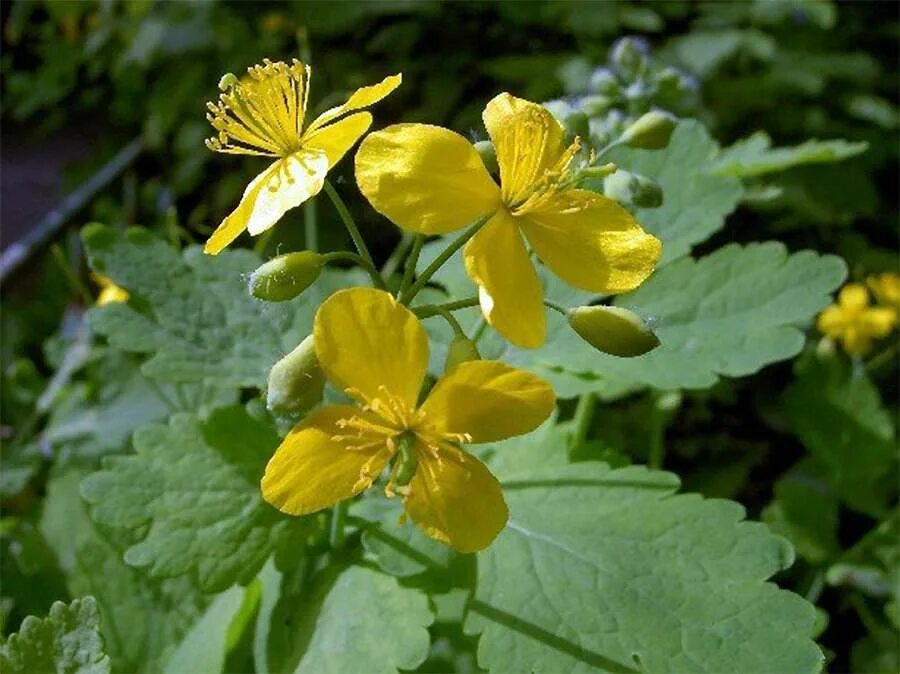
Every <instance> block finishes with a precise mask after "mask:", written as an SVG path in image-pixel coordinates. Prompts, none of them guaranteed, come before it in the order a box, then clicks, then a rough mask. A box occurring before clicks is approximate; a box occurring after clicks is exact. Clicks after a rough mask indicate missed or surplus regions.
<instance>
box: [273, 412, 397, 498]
mask: <svg viewBox="0 0 900 674" xmlns="http://www.w3.org/2000/svg"><path fill="white" fill-rule="evenodd" d="M364 414H365V413H364V412H362V411H361V410H359V409H357V408H356V407H352V406H350V405H332V406H329V407H324V408H322V409H321V410H318V411H317V412H314V413H313V414H312V415H311V416H309V417H307V418H306V419H305V420H303V421H302V422H300V423H299V424H297V425H296V426H295V427H294V429H293V430H292V431H291V432H290V433H288V435H287V437H286V438H285V439H284V440H283V441H282V443H281V445H280V446H279V447H278V449H277V450H275V454H274V455H273V456H272V458H271V459H269V463H268V465H267V466H266V472H265V475H263V478H262V483H261V486H262V494H263V498H265V499H266V501H268V502H269V503H271V504H272V505H273V506H275V507H276V508H278V509H279V510H280V511H282V512H285V513H288V514H290V515H306V514H308V513H313V512H316V511H317V510H322V509H323V508H328V507H329V506H332V505H334V504H335V503H337V502H338V501H342V500H344V499H347V498H350V497H352V496H356V495H357V494H359V493H360V492H362V491H364V490H365V489H366V488H368V487H369V486H370V485H371V484H372V481H373V480H374V479H376V478H377V477H378V475H379V474H380V473H381V471H382V470H383V469H384V465H385V463H387V460H388V458H390V451H389V450H388V449H387V448H386V447H385V446H384V445H383V444H382V445H380V446H373V447H372V448H370V449H368V450H351V449H347V448H346V446H345V444H346V443H342V442H340V441H338V440H336V439H335V438H336V436H341V435H345V434H347V433H348V431H347V430H346V429H341V428H340V426H339V425H338V422H339V421H340V420H341V419H350V418H353V417H360V416H363V415H364ZM354 440H356V439H354Z"/></svg>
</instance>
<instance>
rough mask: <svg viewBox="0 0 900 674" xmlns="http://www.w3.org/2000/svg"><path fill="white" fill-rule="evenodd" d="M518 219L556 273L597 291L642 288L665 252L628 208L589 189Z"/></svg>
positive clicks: (569, 193)
mask: <svg viewBox="0 0 900 674" xmlns="http://www.w3.org/2000/svg"><path fill="white" fill-rule="evenodd" d="M516 222H518V223H519V224H520V225H521V227H522V231H524V232H525V236H527V237H528V240H529V241H530V242H531V245H532V246H533V247H534V251H535V252H536V253H537V255H538V257H540V258H541V260H543V262H544V264H546V265H547V266H548V267H550V269H551V270H552V271H553V273H554V274H556V275H557V276H559V277H560V278H561V279H563V280H564V281H566V282H567V283H569V284H570V285H573V286H576V287H578V288H583V289H585V290H591V291H593V292H599V293H622V292H627V291H629V290H633V289H634V288H637V287H638V286H639V285H640V284H641V283H642V282H643V281H644V280H645V279H646V278H647V277H648V276H650V274H651V273H652V272H653V267H654V266H655V265H656V262H657V260H659V256H660V253H661V252H662V244H661V243H660V241H659V239H657V238H656V237H655V236H652V235H650V234H648V233H647V232H645V231H644V230H643V229H641V226H640V225H639V224H638V223H637V221H636V220H635V219H634V218H633V217H631V214H630V213H629V212H628V211H626V210H625V209H624V208H622V207H621V206H620V205H619V204H617V203H616V202H615V201H613V200H612V199H608V198H606V197H604V196H601V195H599V194H595V193H594V192H589V191H587V190H567V191H565V192H563V193H562V194H560V195H558V196H557V197H555V198H554V199H552V200H550V201H549V202H548V203H547V204H546V205H545V206H542V207H541V208H540V209H539V210H537V211H530V212H529V213H528V214H527V215H523V216H520V217H517V218H516Z"/></svg>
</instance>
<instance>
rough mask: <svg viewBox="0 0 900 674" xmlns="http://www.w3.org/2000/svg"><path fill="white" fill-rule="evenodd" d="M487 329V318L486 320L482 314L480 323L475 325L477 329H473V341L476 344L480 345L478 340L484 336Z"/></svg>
mask: <svg viewBox="0 0 900 674" xmlns="http://www.w3.org/2000/svg"><path fill="white" fill-rule="evenodd" d="M485 330H487V320H485V318H484V316H481V317H480V318H479V319H478V323H477V324H476V325H475V330H473V331H472V343H473V344H475V345H476V346H477V345H478V340H480V339H481V338H482V337H484V331H485Z"/></svg>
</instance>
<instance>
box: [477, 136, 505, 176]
mask: <svg viewBox="0 0 900 674" xmlns="http://www.w3.org/2000/svg"><path fill="white" fill-rule="evenodd" d="M475 151H476V152H478V156H480V157H481V162H482V163H483V164H484V167H485V168H486V169H487V171H488V173H491V174H493V175H497V174H499V173H500V166H499V165H498V164H497V153H496V152H495V151H494V144H493V143H492V142H491V141H489V140H479V141H478V142H477V143H475Z"/></svg>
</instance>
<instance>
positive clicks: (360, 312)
mask: <svg viewBox="0 0 900 674" xmlns="http://www.w3.org/2000/svg"><path fill="white" fill-rule="evenodd" d="M313 335H314V337H315V343H316V355H317V356H318V358H319V363H320V364H321V365H322V369H323V370H324V371H325V375H326V376H327V377H328V379H329V380H330V381H331V383H332V384H333V385H334V386H336V387H337V388H339V389H341V390H343V391H348V390H349V391H350V392H351V395H353V396H354V397H355V398H356V399H357V400H360V401H361V402H371V401H372V400H373V399H375V398H380V399H382V400H384V399H385V396H384V391H383V389H386V390H387V391H388V392H390V394H391V395H393V396H395V397H397V398H399V399H400V401H401V402H403V404H404V405H406V407H407V408H415V406H416V401H417V399H418V397H419V390H420V389H421V388H422V380H423V379H424V378H425V370H426V368H427V367H428V337H427V335H426V334H425V330H424V329H423V328H422V326H421V324H420V323H419V319H417V318H416V317H415V315H414V314H413V313H412V312H411V311H410V310H409V309H407V308H406V307H405V306H403V305H402V304H399V303H398V302H397V301H396V300H395V299H394V298H393V297H391V295H390V293H386V292H384V291H383V290H376V289H374V288H349V289H347V290H339V291H338V292H336V293H334V294H333V295H332V296H331V297H329V298H328V299H327V300H325V302H323V303H322V306H321V307H319V311H318V312H317V313H316V319H315V325H314V327H313Z"/></svg>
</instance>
